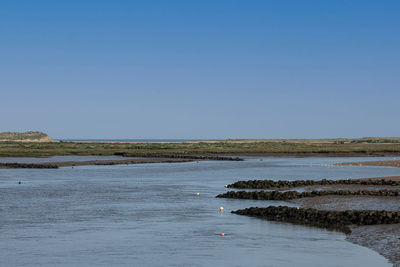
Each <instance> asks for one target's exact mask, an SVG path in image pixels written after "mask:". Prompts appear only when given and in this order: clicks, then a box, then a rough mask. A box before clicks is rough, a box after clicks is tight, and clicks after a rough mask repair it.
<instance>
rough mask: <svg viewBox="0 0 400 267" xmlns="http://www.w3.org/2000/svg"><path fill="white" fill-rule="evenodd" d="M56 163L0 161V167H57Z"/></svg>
mask: <svg viewBox="0 0 400 267" xmlns="http://www.w3.org/2000/svg"><path fill="white" fill-rule="evenodd" d="M57 168H58V166H57V165H56V164H47V163H45V164H40V163H0V169H57Z"/></svg>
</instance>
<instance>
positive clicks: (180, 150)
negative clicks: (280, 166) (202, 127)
mask: <svg viewBox="0 0 400 267" xmlns="http://www.w3.org/2000/svg"><path fill="white" fill-rule="evenodd" d="M357 140H364V138H362V139H345V140H344V139H321V140H295V141H294V140H222V141H203V142H201V141H199V142H182V143H97V142H86V143H85V142H48V143H46V142H42V143H39V142H6V141H3V142H0V156H3V157H5V156H16V157H22V156H30V157H31V156H33V157H46V156H54V155H115V154H120V155H124V156H165V157H167V156H171V155H175V156H179V155H224V154H230V155H276V156H285V155H294V156H315V155H322V156H356V155H359V156H368V155H399V154H400V143H399V142H394V141H397V140H400V139H399V138H394V139H385V140H391V141H393V142H389V143H371V142H368V140H370V139H365V140H366V141H365V142H353V141H357ZM338 141H344V142H338Z"/></svg>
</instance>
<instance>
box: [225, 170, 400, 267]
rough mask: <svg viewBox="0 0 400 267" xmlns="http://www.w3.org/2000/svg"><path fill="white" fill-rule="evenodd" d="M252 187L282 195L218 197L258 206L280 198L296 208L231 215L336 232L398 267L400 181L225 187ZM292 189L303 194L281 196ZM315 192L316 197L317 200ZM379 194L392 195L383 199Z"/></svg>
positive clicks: (390, 178) (377, 179) (258, 193)
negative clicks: (260, 203)
mask: <svg viewBox="0 0 400 267" xmlns="http://www.w3.org/2000/svg"><path fill="white" fill-rule="evenodd" d="M251 187H254V188H255V189H259V190H260V189H267V190H283V191H247V192H248V193H243V192H245V191H232V192H233V193H225V194H221V195H219V196H220V197H221V196H222V195H225V196H226V197H230V198H245V199H259V200H260V201H262V200H263V199H280V198H282V200H284V201H287V202H289V203H292V204H295V205H297V206H298V207H299V208H290V207H287V206H283V207H273V206H269V207H270V208H257V207H256V208H254V207H252V208H247V209H244V210H238V211H232V212H233V213H237V214H241V215H247V216H255V217H259V218H263V219H268V220H276V221H287V222H291V223H297V224H306V225H310V226H317V227H322V228H325V229H333V230H338V231H341V232H343V233H345V234H346V240H347V241H349V242H351V243H353V244H357V245H360V246H364V247H367V248H369V249H371V250H373V251H375V252H377V253H379V254H380V255H382V256H383V257H385V258H386V259H387V260H388V261H389V262H390V263H391V264H394V265H395V266H400V249H399V248H400V223H399V222H397V219H395V218H398V216H399V213H400V210H399V203H400V176H387V177H374V178H362V179H354V180H353V181H352V180H338V182H335V180H332V181H331V180H321V181H312V180H305V181H293V182H288V181H267V180H265V181H259V180H253V181H238V182H236V183H234V184H232V185H229V186H228V188H236V189H238V188H239V189H240V188H244V189H252V188H251ZM288 188H290V189H288ZM292 188H297V189H300V190H301V192H303V193H298V191H284V190H295V189H292ZM326 190H331V191H326ZM357 190H358V191H357ZM275 192H277V193H275ZM316 192H320V193H321V195H318V194H319V193H316ZM341 192H342V193H343V194H342V193H341ZM353 192H354V193H353ZM381 192H385V194H386V193H389V192H393V193H394V194H393V195H390V194H386V195H385V194H381ZM331 193H332V194H331ZM303 195H304V196H303ZM286 196H288V197H287V199H285V198H286ZM298 196H300V198H299V197H298ZM309 196H312V197H309ZM343 213H344V214H346V215H343ZM354 214H365V215H362V216H364V218H359V217H354V216H355V215H354ZM347 215H348V216H350V217H347ZM357 216H359V215H357ZM386 216H387V217H386ZM392 216H395V217H392ZM351 218H352V219H351ZM355 218H357V219H356V220H355ZM349 220H350V221H351V222H350V221H349ZM346 221H347V222H346ZM354 223H355V224H354ZM332 226H334V227H332Z"/></svg>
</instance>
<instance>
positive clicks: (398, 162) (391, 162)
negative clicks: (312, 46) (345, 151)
mask: <svg viewBox="0 0 400 267" xmlns="http://www.w3.org/2000/svg"><path fill="white" fill-rule="evenodd" d="M335 165H336V166H382V167H400V160H380V161H379V160H375V161H363V162H343V163H336V164H335Z"/></svg>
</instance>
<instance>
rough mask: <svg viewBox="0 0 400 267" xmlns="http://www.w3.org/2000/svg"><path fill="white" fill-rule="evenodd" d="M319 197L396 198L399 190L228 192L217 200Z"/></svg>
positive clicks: (220, 195) (399, 194)
mask: <svg viewBox="0 0 400 267" xmlns="http://www.w3.org/2000/svg"><path fill="white" fill-rule="evenodd" d="M321 196H377V197H398V196H400V190H357V191H350V190H332V191H331V190H329V191H325V190H318V191H311V192H297V191H286V192H280V191H229V192H226V193H224V194H219V195H218V196H217V197H218V198H235V199H252V200H283V201H285V200H292V199H298V198H305V197H321Z"/></svg>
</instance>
